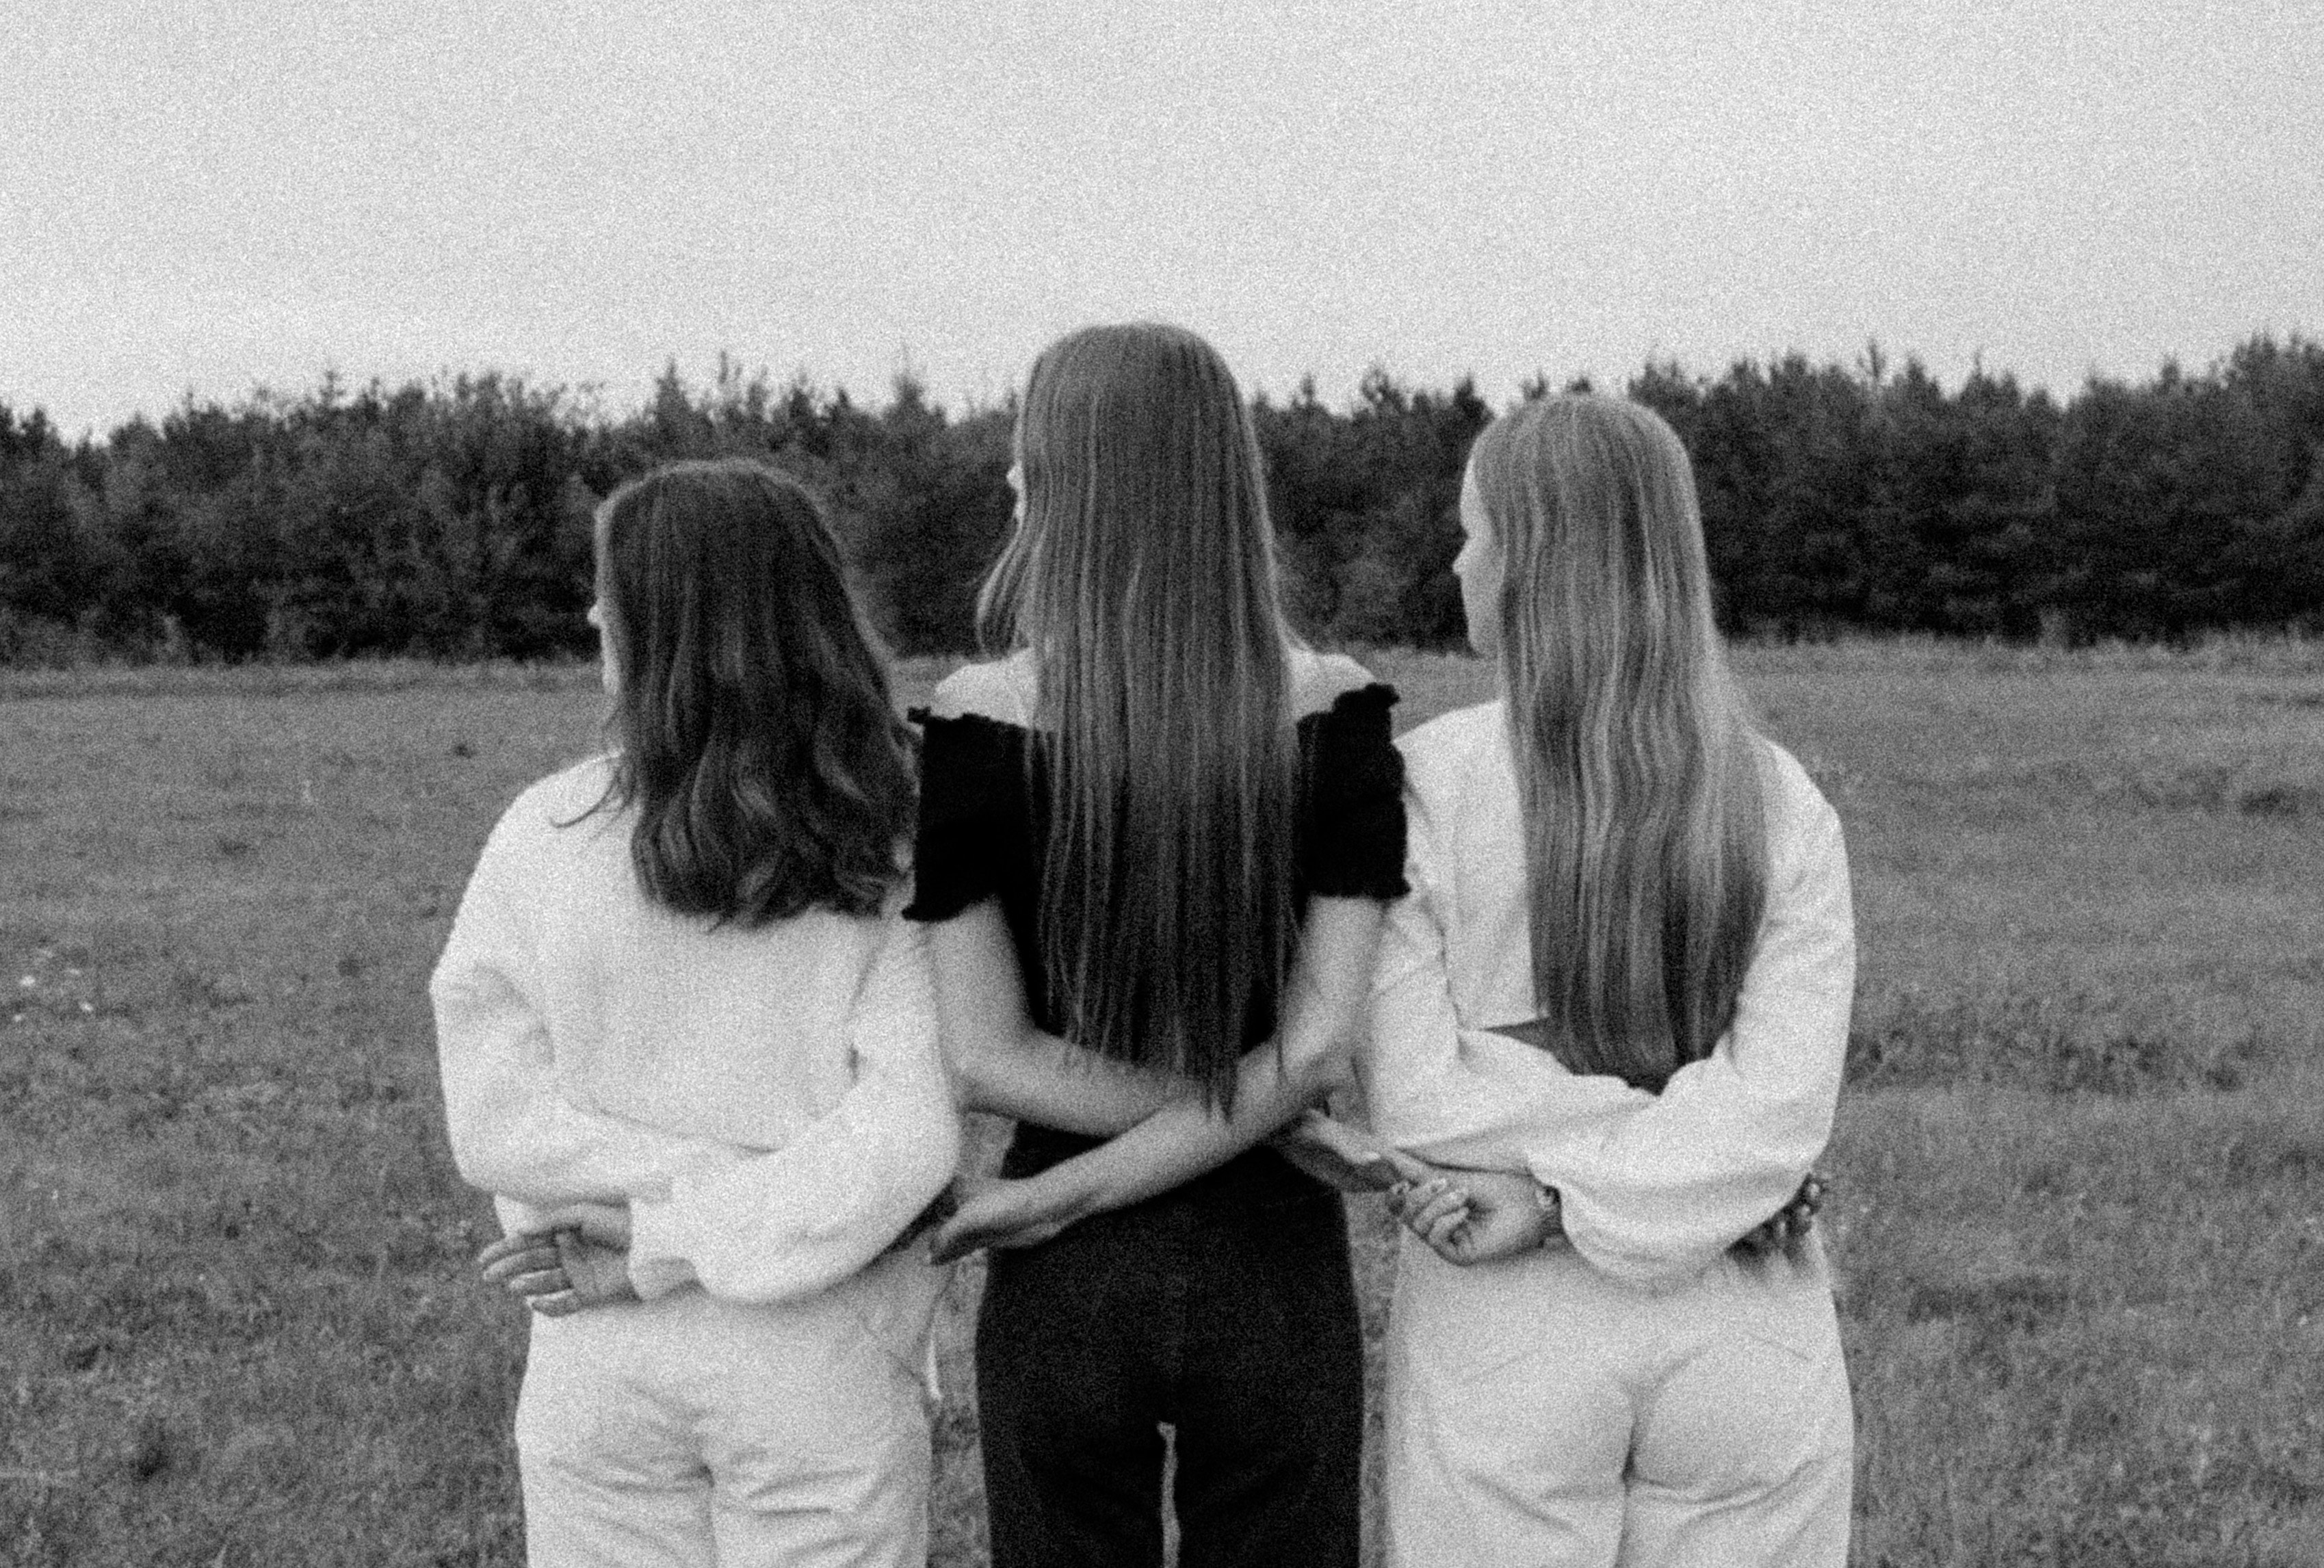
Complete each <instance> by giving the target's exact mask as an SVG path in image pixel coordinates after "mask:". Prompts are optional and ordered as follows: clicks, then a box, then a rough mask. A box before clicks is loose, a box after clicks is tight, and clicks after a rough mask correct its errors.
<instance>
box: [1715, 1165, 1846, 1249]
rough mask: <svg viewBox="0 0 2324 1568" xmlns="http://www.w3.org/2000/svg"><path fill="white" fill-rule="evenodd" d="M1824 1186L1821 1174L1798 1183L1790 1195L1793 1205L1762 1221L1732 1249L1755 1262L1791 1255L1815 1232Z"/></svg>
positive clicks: (1790, 1204) (1816, 1173) (1814, 1174)
mask: <svg viewBox="0 0 2324 1568" xmlns="http://www.w3.org/2000/svg"><path fill="white" fill-rule="evenodd" d="M1825 1185H1826V1184H1825V1182H1824V1178H1823V1176H1822V1175H1821V1173H1819V1172H1816V1171H1810V1172H1808V1174H1807V1179H1806V1180H1804V1181H1803V1182H1801V1183H1800V1190H1799V1191H1798V1192H1795V1193H1794V1194H1792V1201H1791V1202H1790V1203H1787V1204H1784V1206H1783V1207H1782V1208H1780V1209H1777V1210H1776V1211H1775V1213H1773V1214H1771V1215H1769V1216H1768V1217H1767V1218H1766V1219H1765V1220H1763V1221H1761V1222H1760V1223H1759V1228H1758V1229H1757V1230H1756V1231H1752V1232H1751V1233H1750V1234H1749V1235H1748V1236H1746V1237H1744V1238H1743V1239H1742V1240H1741V1241H1738V1242H1736V1243H1735V1245H1736V1246H1737V1247H1738V1248H1739V1249H1740V1250H1743V1251H1744V1252H1746V1253H1748V1254H1749V1255H1750V1256H1752V1257H1755V1258H1771V1257H1773V1256H1775V1254H1776V1253H1778V1252H1782V1253H1785V1254H1790V1253H1792V1252H1793V1251H1794V1250H1795V1249H1796V1248H1797V1247H1798V1246H1799V1244H1800V1243H1801V1242H1802V1241H1805V1240H1806V1239H1807V1234H1808V1232H1809V1231H1812V1230H1814V1229H1815V1217H1816V1212H1817V1211H1818V1210H1819V1209H1821V1208H1822V1207H1823V1196H1824V1191H1825Z"/></svg>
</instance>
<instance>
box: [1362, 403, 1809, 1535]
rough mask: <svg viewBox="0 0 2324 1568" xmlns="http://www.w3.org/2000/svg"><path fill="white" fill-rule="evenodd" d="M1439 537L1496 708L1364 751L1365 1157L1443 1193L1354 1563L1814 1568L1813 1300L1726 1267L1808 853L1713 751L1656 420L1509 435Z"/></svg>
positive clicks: (1778, 773) (1787, 1262) (1683, 517)
mask: <svg viewBox="0 0 2324 1568" xmlns="http://www.w3.org/2000/svg"><path fill="white" fill-rule="evenodd" d="M1461 512H1462V523H1463V527H1464V529H1465V530H1466V533H1467V540H1466V543H1465V544H1464V546H1463V548H1462V552H1461V555H1460V558H1459V559H1458V560H1457V561H1456V563H1455V566H1454V570H1455V572H1456V573H1457V574H1458V576H1459V577H1460V579H1461V590H1462V603H1463V605H1464V607H1465V609H1466V611H1467V613H1468V618H1469V629H1470V641H1471V643H1472V644H1473V645H1474V646H1475V648H1476V650H1477V651H1478V652H1480V654H1482V655H1484V656H1486V657H1487V658H1489V659H1493V660H1494V661H1495V663H1496V665H1497V667H1498V670H1499V687H1500V695H1499V697H1498V698H1497V699H1496V700H1494V701H1492V702H1489V703H1486V704H1484V705H1482V706H1476V707H1471V708H1466V709H1462V710H1460V711H1457V712H1454V713H1451V714H1447V715H1443V717H1441V718H1438V719H1436V720H1434V721H1433V722H1431V723H1429V724H1424V725H1422V726H1420V727H1419V728H1418V729H1416V730H1415V731H1414V732H1412V733H1410V734H1408V735H1406V737H1404V739H1403V741H1402V742H1401V749H1402V751H1403V752H1404V756H1405V759H1406V770H1407V776H1408V779H1409V793H1408V797H1407V800H1408V806H1409V809H1410V814H1411V816H1410V821H1411V833H1410V836H1411V855H1410V862H1409V872H1408V874H1409V877H1410V880H1411V881H1412V884H1413V888H1412V894H1411V896H1410V898H1408V899H1406V900H1405V901H1404V902H1403V903H1401V904H1399V905H1398V906H1397V909H1395V911H1394V912H1393V914H1392V916H1391V918H1390V922H1389V927H1388V933H1387V935H1386V936H1384V938H1383V942H1382V955H1381V963H1380V970H1379V976H1378V982H1377V989H1376V992H1375V996H1374V1012H1373V1019H1372V1036H1371V1040H1370V1043H1369V1047H1368V1048H1367V1050H1366V1052H1365V1053H1364V1055H1363V1057H1362V1059H1361V1062H1360V1069H1361V1075H1362V1077H1363V1081H1364V1084H1365V1088H1366V1090H1367V1093H1368V1099H1369V1106H1370V1111H1371V1115H1372V1119H1373V1124H1374V1127H1375V1130H1377V1131H1378V1132H1379V1134H1381V1135H1382V1136H1383V1137H1385V1138H1386V1139H1388V1140H1389V1141H1391V1142H1392V1143H1394V1144H1397V1145H1399V1146H1401V1147H1402V1148H1405V1149H1407V1150H1409V1151H1411V1152H1413V1153H1415V1154H1417V1155H1420V1156H1422V1157H1424V1158H1428V1159H1430V1160H1432V1161H1434V1162H1437V1163H1439V1164H1441V1165H1445V1166H1454V1167H1474V1168H1469V1169H1463V1170H1460V1171H1456V1172H1452V1173H1450V1175H1449V1176H1447V1177H1445V1178H1442V1179H1439V1180H1436V1181H1434V1182H1433V1183H1429V1184H1426V1185H1421V1186H1419V1187H1417V1188H1416V1189H1413V1190H1412V1191H1411V1192H1410V1193H1409V1194H1408V1195H1404V1197H1403V1207H1404V1210H1405V1217H1406V1222H1407V1225H1408V1226H1409V1227H1410V1229H1411V1231H1412V1232H1413V1237H1412V1238H1408V1239H1407V1244H1406V1247H1405V1248H1404V1250H1403V1254H1402V1257H1401V1259H1400V1263H1399V1268H1398V1274H1397V1292H1396V1297H1395V1301H1394V1305H1393V1307H1392V1311H1391V1322H1390V1333H1389V1340H1388V1426H1387V1490H1388V1499H1387V1528H1388V1560H1389V1561H1390V1562H1391V1563H1398V1564H1409V1565H1411V1568H1460V1565H1462V1564H1480V1565H1481V1564H1486V1563H1510V1562H1525V1563H1554V1564H1561V1565H1563V1564H1572V1565H1576V1568H1579V1565H1582V1564H1613V1563H1623V1564H1625V1565H1634V1568H1647V1565H1655V1564H1680V1563H1690V1564H1692V1563H1700V1564H1720V1565H1722V1568H1748V1565H1751V1564H1764V1565H1766V1568H1777V1565H1784V1568H1804V1565H1812V1564H1831V1565H1832V1568H1838V1564H1840V1563H1842V1562H1843V1561H1844V1560H1845V1557H1846V1553H1847V1543H1848V1526H1849V1481H1850V1467H1851V1441H1852V1439H1851V1432H1852V1426H1851V1416H1850V1408H1849V1388H1848V1379H1847V1373H1846V1369H1845V1367H1844V1366H1843V1364H1842V1362H1841V1357H1840V1336H1839V1328H1838V1324H1837V1322H1836V1319H1835V1316H1834V1313H1833V1308H1832V1300H1831V1277H1830V1273H1829V1271H1828V1269H1827V1267H1826V1265H1825V1262H1824V1259H1823V1256H1822V1253H1821V1249H1820V1245H1819V1243H1818V1242H1817V1241H1815V1240H1814V1239H1813V1238H1812V1237H1800V1238H1797V1239H1795V1240H1794V1242H1793V1244H1792V1245H1791V1246H1789V1247H1788V1248H1785V1249H1782V1250H1776V1251H1775V1252H1773V1253H1764V1252H1754V1251H1753V1250H1751V1249H1749V1248H1748V1247H1745V1246H1738V1242H1740V1241H1742V1240H1743V1239H1744V1238H1745V1237H1746V1236H1747V1235H1748V1234H1749V1233H1751V1232H1752V1231H1754V1230H1755V1229H1756V1228H1758V1227H1760V1226H1761V1225H1762V1224H1763V1222H1766V1221H1767V1220H1768V1218H1769V1216H1770V1215H1774V1214H1776V1213H1778V1211H1780V1210H1783V1209H1784V1206H1785V1204H1786V1201H1787V1200H1789V1199H1791V1198H1792V1197H1793V1195H1794V1192H1795V1190H1797V1189H1798V1188H1799V1187H1800V1186H1801V1185H1802V1183H1803V1179H1804V1178H1806V1177H1807V1176H1809V1171H1810V1167H1811V1166H1812V1163H1813V1162H1814V1160H1815V1159H1816V1158H1817V1156H1818V1155H1819V1154H1820V1153H1821V1150H1822V1148H1823V1147H1824V1145H1825V1142H1826V1140H1827V1139H1828V1138H1829V1136H1830V1133H1831V1120H1832V1114H1833V1109H1834V1105H1835V1102H1836V1099H1837V1095H1838V1092H1839V1087H1840V1071H1841V1065H1842V1061H1843V1058H1844V1056H1845V1053H1846V1049H1847V1038H1848V1020H1849V1003H1850V998H1851V993H1852V990H1853V984H1854V965H1855V946H1854V936H1853V926H1852V920H1851V916H1850V910H1849V879H1848V864H1847V858H1846V853H1845V851H1844V849H1843V846H1842V844H1841V839H1840V825H1839V822H1838V820H1837V818H1836V817H1835V816H1834V815H1833V812H1832V809H1831V806H1830V805H1829V804H1828V803H1827V802H1826V801H1825V800H1824V798H1823V797H1822V796H1821V794H1820V793H1819V792H1818V791H1817V789H1816V788H1815V786H1814V784H1813V783H1812V782H1811V781H1810V780H1809V779H1808V777H1807V775H1806V773H1805V772H1804V771H1803V770H1802V769H1801V767H1800V765H1799V764H1798V763H1797V762H1796V761H1794V760H1793V759H1792V757H1791V756H1790V755H1789V754H1788V753H1787V752H1784V751H1783V750H1782V749H1781V748H1780V747H1777V746H1775V744H1773V743H1772V742H1768V741H1767V740H1766V739H1765V738H1764V737H1762V736H1761V735H1759V734H1758V733H1756V731H1755V730H1754V729H1753V727H1752V725H1751V724H1750V721H1749V719H1748V715H1747V713H1746V710H1745V707H1744V704H1743V701H1742V699H1741V697H1740V696H1739V694H1738V691H1737V689H1736V687H1735V685H1734V683H1733V680H1732V678H1731V677H1730V675H1729V670H1728V668H1727V664H1726V660H1725V657H1724V654H1723V652H1722V650H1721V647H1720V639H1719V636H1718V632H1717V631H1716V629H1715V626H1714V623H1713V621H1712V614H1711V590H1710V579H1709V574H1708V571H1707V569H1706V566H1705V562H1704V553H1703V543H1702V530H1701V521H1700V518H1699V514H1698V512H1697V508H1696V503H1695V495H1694V487H1693V480H1692V471H1691V468H1690V466H1689V464H1688V460H1687V457H1686V453H1685V450H1684V448H1683V447H1682V446H1681V445H1680V443H1679V440H1678V438H1677V437H1676V436H1675V435H1674V433H1673V432H1672V431H1671V429H1670V428H1669V427H1668V426H1667V425H1665V423H1664V422H1663V421H1662V420H1660V419H1658V418H1656V417H1655V415H1654V414H1653V413H1652V412H1651V411H1649V410H1646V409H1645V408H1643V407H1640V406H1638V405H1637V404H1634V403H1630V402H1627V401H1620V400H1618V399H1613V398H1606V397H1589V396H1582V397H1559V398H1551V399H1546V400H1542V401H1535V402H1531V403H1527V404H1526V405H1524V406H1522V407H1520V408H1518V409H1517V410H1514V411H1512V412H1510V413H1508V414H1507V415H1505V416H1504V417H1502V418H1501V419H1499V420H1496V421H1495V422H1494V423H1493V424H1492V425H1490V426H1489V427H1488V428H1487V429H1485V430H1484V432H1483V433H1482V434H1481V435H1480V436H1479V438H1478V439H1477V443H1476V446H1475V447H1474V449H1473V451H1472V453H1471V457H1470V461H1469V466H1468V472H1467V475H1466V479H1465V482H1464V484H1463V487H1462V501H1461ZM1488 1172H1499V1173H1506V1174H1501V1175H1490V1174H1485V1173H1488ZM1421 1241H1425V1242H1426V1245H1425V1246H1423V1245H1420V1244H1419V1242H1421Z"/></svg>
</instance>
